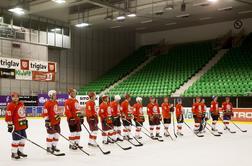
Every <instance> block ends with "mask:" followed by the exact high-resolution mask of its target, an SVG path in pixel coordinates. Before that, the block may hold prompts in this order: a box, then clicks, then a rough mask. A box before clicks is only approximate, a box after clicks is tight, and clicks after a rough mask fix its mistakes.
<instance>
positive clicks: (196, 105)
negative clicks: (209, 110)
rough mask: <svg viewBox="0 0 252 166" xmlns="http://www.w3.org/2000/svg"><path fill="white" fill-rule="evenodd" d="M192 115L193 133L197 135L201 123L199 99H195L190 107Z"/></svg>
mask: <svg viewBox="0 0 252 166" xmlns="http://www.w3.org/2000/svg"><path fill="white" fill-rule="evenodd" d="M192 114H193V119H194V122H195V124H194V132H195V133H199V132H200V130H199V129H200V126H201V123H202V116H203V112H202V103H201V99H200V97H196V102H194V103H193V106H192Z"/></svg>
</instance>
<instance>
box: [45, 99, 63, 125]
mask: <svg viewBox="0 0 252 166" xmlns="http://www.w3.org/2000/svg"><path fill="white" fill-rule="evenodd" d="M42 116H43V117H44V118H45V119H48V120H49V121H50V123H51V125H52V126H54V125H58V124H60V112H59V109H58V102H57V101H56V100H55V101H52V100H48V101H46V102H45V104H44V109H43V113H42Z"/></svg>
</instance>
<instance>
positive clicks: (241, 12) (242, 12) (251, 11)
mask: <svg viewBox="0 0 252 166" xmlns="http://www.w3.org/2000/svg"><path fill="white" fill-rule="evenodd" d="M247 13H252V10H244V11H240V12H238V14H247Z"/></svg>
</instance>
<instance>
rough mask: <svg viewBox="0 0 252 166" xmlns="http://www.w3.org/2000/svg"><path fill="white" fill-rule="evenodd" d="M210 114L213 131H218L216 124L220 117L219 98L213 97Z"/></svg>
mask: <svg viewBox="0 0 252 166" xmlns="http://www.w3.org/2000/svg"><path fill="white" fill-rule="evenodd" d="M210 113H211V117H212V120H213V121H212V131H218V130H217V129H216V123H217V121H218V119H219V117H220V112H219V103H218V97H217V96H213V101H212V102H211V107H210Z"/></svg>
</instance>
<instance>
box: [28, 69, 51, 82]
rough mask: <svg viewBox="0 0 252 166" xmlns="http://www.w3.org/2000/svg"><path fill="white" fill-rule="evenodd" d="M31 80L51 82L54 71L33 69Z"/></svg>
mask: <svg viewBox="0 0 252 166" xmlns="http://www.w3.org/2000/svg"><path fill="white" fill-rule="evenodd" d="M32 80H33V81H46V82H47V81H48V82H53V81H55V73H49V72H39V71H33V72H32Z"/></svg>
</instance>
